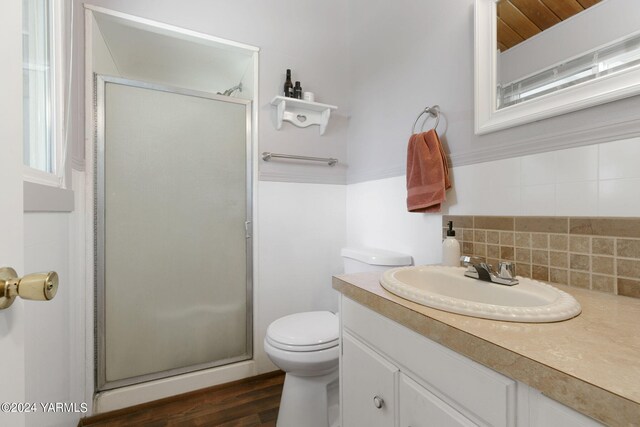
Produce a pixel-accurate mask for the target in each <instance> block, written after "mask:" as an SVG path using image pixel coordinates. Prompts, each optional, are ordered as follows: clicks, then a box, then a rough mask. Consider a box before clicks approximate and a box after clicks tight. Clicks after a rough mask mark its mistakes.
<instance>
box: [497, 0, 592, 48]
mask: <svg viewBox="0 0 640 427" xmlns="http://www.w3.org/2000/svg"><path fill="white" fill-rule="evenodd" d="M600 1H601V0H498V2H497V6H498V7H497V11H496V12H497V15H498V17H497V33H498V40H497V41H498V49H499V50H500V51H501V52H504V51H505V50H507V49H509V48H511V47H513V46H515V45H517V44H518V43H521V42H523V41H524V40H527V39H528V38H530V37H533V36H535V35H536V34H538V33H540V32H541V31H544V30H546V29H547V28H550V27H552V26H554V25H556V24H558V23H559V22H562V21H564V20H565V19H568V18H570V17H572V16H573V15H575V14H577V13H580V12H582V11H583V10H585V9H588V8H589V7H591V6H593V5H594V4H597V3H599V2H600Z"/></svg>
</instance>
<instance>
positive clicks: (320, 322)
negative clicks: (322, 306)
mask: <svg viewBox="0 0 640 427" xmlns="http://www.w3.org/2000/svg"><path fill="white" fill-rule="evenodd" d="M339 328H340V325H339V322H338V316H336V315H335V314H333V313H331V312H330V311H310V312H306V313H296V314H290V315H289V316H284V317H281V318H280V319H278V320H276V321H275V322H273V323H272V324H271V325H269V328H268V329H267V340H268V341H269V343H270V344H271V345H273V346H274V347H278V348H281V349H283V350H289V351H315V350H322V349H325V348H330V347H335V346H336V345H338V333H339Z"/></svg>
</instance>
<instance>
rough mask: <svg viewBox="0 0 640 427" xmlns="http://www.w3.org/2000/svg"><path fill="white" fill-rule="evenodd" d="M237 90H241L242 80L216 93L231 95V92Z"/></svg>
mask: <svg viewBox="0 0 640 427" xmlns="http://www.w3.org/2000/svg"><path fill="white" fill-rule="evenodd" d="M236 90H237V91H239V92H242V82H240V83H238V85H237V86H234V87H232V88H229V89H227V90H225V91H224V92H222V93H221V92H218V95H223V96H231V94H233V92H235V91H236Z"/></svg>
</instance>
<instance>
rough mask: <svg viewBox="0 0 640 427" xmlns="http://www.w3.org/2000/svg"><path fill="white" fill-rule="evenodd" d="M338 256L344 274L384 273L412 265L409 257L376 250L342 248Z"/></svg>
mask: <svg viewBox="0 0 640 427" xmlns="http://www.w3.org/2000/svg"><path fill="white" fill-rule="evenodd" d="M340 255H342V260H343V261H344V272H345V273H360V272H363V271H384V270H388V269H390V268H394V267H401V266H404V265H412V264H413V259H412V258H411V255H407V254H402V253H399V252H392V251H387V250H384V249H376V248H343V249H342V251H341V253H340Z"/></svg>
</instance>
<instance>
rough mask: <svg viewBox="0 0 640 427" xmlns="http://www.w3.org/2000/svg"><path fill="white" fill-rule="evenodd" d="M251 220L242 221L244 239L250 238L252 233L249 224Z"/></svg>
mask: <svg viewBox="0 0 640 427" xmlns="http://www.w3.org/2000/svg"><path fill="white" fill-rule="evenodd" d="M251 225H252V224H251V221H245V222H244V237H245V239H250V238H251V235H252V234H253V227H252V226H251Z"/></svg>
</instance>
